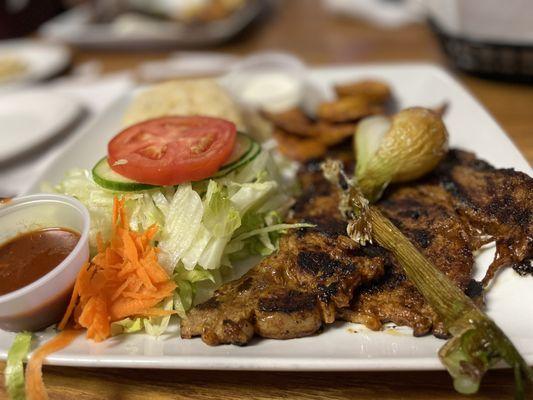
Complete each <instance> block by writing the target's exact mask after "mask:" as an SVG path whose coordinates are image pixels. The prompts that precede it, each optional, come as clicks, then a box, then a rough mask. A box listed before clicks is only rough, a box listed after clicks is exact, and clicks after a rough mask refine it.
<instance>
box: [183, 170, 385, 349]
mask: <svg viewBox="0 0 533 400" xmlns="http://www.w3.org/2000/svg"><path fill="white" fill-rule="evenodd" d="M315 183H316V185H309V186H308V187H307V188H306V191H305V192H304V194H303V195H302V196H301V197H300V201H299V202H297V204H295V217H294V221H296V220H298V221H307V222H311V223H313V224H315V225H316V227H315V228H307V229H300V230H298V231H293V232H291V233H288V234H286V235H285V236H284V237H282V239H281V240H280V249H279V251H278V252H277V253H276V254H273V255H271V256H269V257H267V258H265V259H264V260H263V261H262V262H261V263H260V264H259V265H257V266H256V267H254V268H252V269H251V270H250V271H249V272H248V273H246V274H245V275H244V276H243V277H241V278H240V279H238V280H236V281H233V282H229V283H227V284H225V285H223V286H222V287H220V288H219V289H218V290H217V291H216V292H215V294H214V295H213V297H212V298H211V299H210V300H208V301H207V302H206V303H203V304H200V305H198V306H196V307H195V308H194V309H193V310H191V311H190V313H189V315H188V318H187V319H183V320H182V322H181V335H182V337H184V338H191V337H193V336H202V339H203V341H204V342H206V343H207V344H210V345H218V344H223V343H233V344H239V345H243V344H245V343H247V342H248V341H249V340H251V339H252V337H253V335H254V334H257V335H259V336H263V337H268V338H276V339H289V338H295V337H301V336H307V335H311V334H313V333H315V332H317V331H318V330H319V329H320V328H321V327H322V325H323V324H324V323H326V324H327V323H332V322H334V321H335V318H336V310H337V309H340V308H346V307H347V306H348V305H349V303H350V300H351V299H352V297H353V293H354V291H355V290H356V289H357V287H359V286H360V285H362V284H364V283H368V282H370V281H372V280H374V279H376V278H378V277H379V276H381V275H383V264H384V262H383V260H384V259H383V257H381V256H380V254H379V252H375V251H374V249H373V248H372V247H369V248H358V246H357V245H356V244H355V242H353V241H352V240H351V239H349V238H348V237H347V236H346V222H345V221H344V220H342V218H341V215H340V213H339V210H338V198H337V195H336V193H335V192H336V191H335V190H333V188H332V187H331V186H330V185H329V183H327V182H326V181H325V180H321V181H320V182H315Z"/></svg>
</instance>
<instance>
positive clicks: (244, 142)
mask: <svg viewBox="0 0 533 400" xmlns="http://www.w3.org/2000/svg"><path fill="white" fill-rule="evenodd" d="M260 151H261V146H260V145H259V144H258V143H257V142H256V141H254V140H253V139H252V138H250V137H249V136H247V135H244V134H242V133H238V134H237V140H236V143H235V147H234V149H233V152H232V153H231V155H230V157H229V159H228V161H227V162H226V163H225V164H224V165H223V166H222V167H220V169H219V170H218V171H217V172H215V173H214V174H213V175H212V176H211V177H209V179H213V178H221V177H223V176H226V175H227V174H229V173H230V172H232V171H235V170H236V169H237V168H239V167H242V166H243V165H245V164H247V163H249V162H250V161H252V160H253V159H254V158H255V157H257V155H258V154H259V152H260ZM92 175H93V179H94V181H95V182H96V183H97V184H98V185H100V186H102V187H103V188H105V189H109V190H114V191H117V192H137V191H140V190H149V189H154V188H157V187H160V186H155V185H149V184H146V183H140V182H137V181H134V180H133V179H129V178H126V177H125V176H122V175H120V174H119V173H117V172H115V171H113V170H112V169H111V167H110V166H109V162H108V161H107V157H104V158H102V159H101V160H100V161H98V163H97V164H96V165H95V166H94V168H93V170H92Z"/></svg>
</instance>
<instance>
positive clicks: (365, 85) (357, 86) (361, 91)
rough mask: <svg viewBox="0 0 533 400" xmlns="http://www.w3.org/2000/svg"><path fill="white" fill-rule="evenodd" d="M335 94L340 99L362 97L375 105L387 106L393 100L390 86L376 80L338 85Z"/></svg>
mask: <svg viewBox="0 0 533 400" xmlns="http://www.w3.org/2000/svg"><path fill="white" fill-rule="evenodd" d="M335 92H336V93H337V96H339V97H351V96H362V97H364V98H365V99H366V100H367V101H368V102H370V103H373V104H385V103H386V102H387V101H389V100H390V99H391V98H392V91H391V89H390V87H389V85H387V84H386V83H384V82H380V81H375V80H363V81H358V82H354V83H346V84H340V85H336V86H335Z"/></svg>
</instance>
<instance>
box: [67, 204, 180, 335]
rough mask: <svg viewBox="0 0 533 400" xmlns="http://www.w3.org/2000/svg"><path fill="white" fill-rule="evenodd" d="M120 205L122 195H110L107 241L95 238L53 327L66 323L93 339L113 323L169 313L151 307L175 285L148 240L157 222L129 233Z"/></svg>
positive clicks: (168, 293)
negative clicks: (94, 249) (88, 260)
mask: <svg viewBox="0 0 533 400" xmlns="http://www.w3.org/2000/svg"><path fill="white" fill-rule="evenodd" d="M124 204H125V199H121V200H118V199H117V198H115V200H114V204H113V229H112V235H111V240H110V242H109V244H108V245H107V247H106V246H105V245H104V243H103V241H102V239H101V238H100V237H99V238H98V240H97V242H98V253H97V254H96V255H95V256H94V257H93V259H92V261H91V263H90V264H89V265H87V266H85V267H84V268H82V270H81V271H80V273H79V274H78V277H77V279H76V283H75V285H74V290H73V292H72V298H71V300H70V303H69V306H68V308H67V311H66V313H65V315H64V317H63V319H62V320H61V322H60V324H59V325H58V327H59V329H64V328H65V327H66V326H67V325H68V322H69V321H71V322H73V325H74V326H75V327H81V328H86V329H87V337H88V338H89V339H93V340H95V341H98V342H99V341H102V340H105V339H106V338H108V337H109V336H110V334H111V323H112V322H114V321H118V320H121V319H123V318H127V317H131V316H147V317H148V316H156V315H169V314H170V313H168V312H162V311H156V310H157V309H156V308H155V306H156V305H157V304H159V303H160V302H161V301H163V300H164V299H165V298H167V297H169V296H171V295H172V293H173V291H174V290H175V288H176V284H175V283H174V282H173V281H172V279H171V278H170V277H169V276H168V274H167V272H166V271H165V270H164V269H163V267H161V265H160V264H159V262H158V261H157V249H156V248H154V247H153V246H152V245H151V244H150V243H151V240H152V239H153V237H154V236H155V234H156V233H157V226H155V225H154V226H151V227H150V228H149V229H147V230H146V231H145V232H143V233H138V232H134V231H131V230H130V228H129V221H128V218H127V215H126V211H125V209H124Z"/></svg>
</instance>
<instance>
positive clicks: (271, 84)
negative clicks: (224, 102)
mask: <svg viewBox="0 0 533 400" xmlns="http://www.w3.org/2000/svg"><path fill="white" fill-rule="evenodd" d="M306 73H307V70H306V68H305V65H304V64H303V63H302V62H301V61H300V60H298V59H297V58H296V57H294V56H291V55H289V54H284V53H274V52H264V53H257V54H254V55H252V56H249V57H246V58H244V59H243V60H242V61H240V62H237V63H235V64H234V65H233V67H232V68H231V69H230V71H229V73H228V74H227V75H226V76H224V77H223V78H222V83H223V85H224V86H225V87H226V89H228V90H229V92H230V93H231V94H232V96H233V97H234V98H235V99H237V101H238V103H239V104H240V105H241V106H243V107H245V108H246V107H251V108H255V109H261V110H265V111H269V112H280V111H284V110H286V109H289V108H292V107H296V106H297V105H298V104H299V103H300V102H301V100H302V94H303V93H302V91H303V86H304V83H305V81H306Z"/></svg>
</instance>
